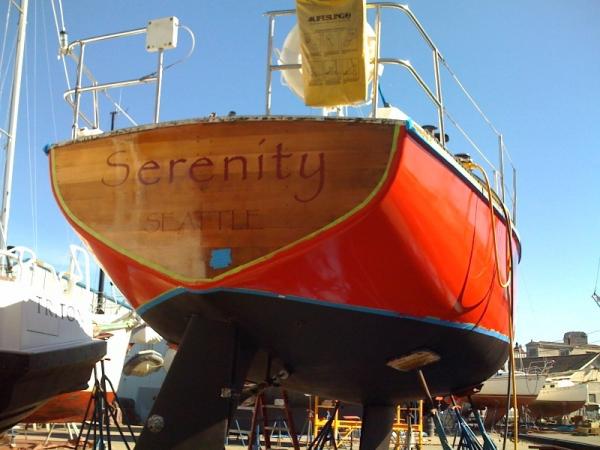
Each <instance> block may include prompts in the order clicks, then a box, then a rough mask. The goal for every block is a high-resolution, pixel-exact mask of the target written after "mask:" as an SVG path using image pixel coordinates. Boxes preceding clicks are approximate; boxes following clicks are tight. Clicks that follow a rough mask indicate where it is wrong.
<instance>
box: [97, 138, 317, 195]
mask: <svg viewBox="0 0 600 450" xmlns="http://www.w3.org/2000/svg"><path fill="white" fill-rule="evenodd" d="M264 142H265V139H263V140H261V141H260V142H259V145H261V144H263V143H264ZM105 162H106V165H107V166H108V167H109V168H110V169H109V170H110V172H109V173H107V174H106V175H105V176H103V177H102V180H101V181H102V184H104V185H105V186H109V187H118V186H121V185H123V184H124V183H125V182H127V181H128V180H130V181H133V182H137V183H140V184H142V185H144V186H151V185H157V184H160V183H168V184H173V183H175V182H177V180H180V179H181V178H184V179H187V180H189V181H191V182H193V183H198V184H203V185H210V184H211V183H214V182H216V181H220V182H230V181H236V182H237V181H247V180H254V181H260V180H263V179H266V178H271V179H274V180H276V181H278V180H288V181H289V180H293V179H297V180H301V181H302V185H303V186H304V185H306V186H309V187H310V189H309V188H306V189H301V191H302V193H300V192H294V193H293V197H294V199H295V200H296V201H298V202H302V203H306V202H310V201H312V200H314V199H315V198H317V197H318V195H319V194H320V193H321V191H322V190H323V185H324V183H325V154H324V153H323V152H319V153H308V152H306V153H292V152H285V151H284V148H283V144H281V143H279V144H277V145H276V146H275V152H274V153H273V154H269V153H267V154H265V153H255V154H252V153H248V154H246V155H244V156H242V155H231V156H218V157H217V156H200V157H198V158H196V159H187V158H173V159H169V160H166V161H161V160H158V159H149V160H146V161H141V162H138V161H135V162H132V161H131V158H129V157H128V154H127V152H126V151H125V150H117V151H115V152H113V153H111V154H110V155H108V157H107V158H106V161H105ZM287 184H288V183H287V182H286V185H287ZM299 190H300V189H299ZM307 192H308V193H307Z"/></svg>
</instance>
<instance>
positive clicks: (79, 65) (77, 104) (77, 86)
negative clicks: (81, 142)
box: [71, 42, 85, 139]
mask: <svg viewBox="0 0 600 450" xmlns="http://www.w3.org/2000/svg"><path fill="white" fill-rule="evenodd" d="M79 47H80V50H79V61H78V62H77V81H76V82H75V108H73V129H72V131H71V138H72V139H75V138H76V137H77V130H78V129H79V109H80V105H81V93H80V92H79V90H80V89H81V79H82V78H83V57H84V53H85V44H84V43H83V42H81V43H80V45H79Z"/></svg>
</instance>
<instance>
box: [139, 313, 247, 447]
mask: <svg viewBox="0 0 600 450" xmlns="http://www.w3.org/2000/svg"><path fill="white" fill-rule="evenodd" d="M242 341H243V340H242V339H240V337H239V336H238V330H237V329H236V327H235V326H234V325H233V324H232V323H230V322H222V321H218V320H209V319H205V318H201V317H199V316H192V317H191V318H190V319H189V321H188V324H187V327H186V330H185V333H184V335H183V338H182V341H181V343H180V345H179V349H178V351H177V356H176V357H175V359H174V360H173V364H172V366H171V369H170V370H169V372H168V373H167V376H166V378H165V381H164V383H163V385H162V388H161V390H160V392H159V394H158V397H157V398H156V401H155V402H154V406H153V407H152V410H151V411H150V415H149V417H148V419H147V421H146V424H145V425H144V429H143V430H142V433H141V435H140V437H139V439H138V443H137V445H136V447H135V448H136V450H164V449H167V448H168V449H173V450H175V449H176V450H188V449H189V450H192V449H193V450H197V449H200V448H201V449H203V450H223V448H224V443H225V436H226V432H227V427H228V422H229V421H230V418H231V417H233V413H234V412H235V409H236V407H237V403H238V401H239V394H240V393H241V390H242V387H243V382H244V378H245V376H246V373H247V371H248V368H249V366H250V362H251V360H252V357H253V356H254V353H255V351H254V348H249V347H247V346H244V345H242V344H243V342H242ZM227 355H233V356H232V357H227Z"/></svg>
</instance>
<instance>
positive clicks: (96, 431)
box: [75, 360, 135, 450]
mask: <svg viewBox="0 0 600 450" xmlns="http://www.w3.org/2000/svg"><path fill="white" fill-rule="evenodd" d="M107 385H108V386H110V388H111V389H112V391H113V393H114V396H115V398H114V403H113V404H115V403H116V405H117V406H118V407H119V408H121V404H120V402H119V397H117V393H116V391H115V389H114V386H113V384H112V382H111V381H110V380H109V379H108V377H107V376H106V374H105V371H104V360H102V361H100V377H98V372H97V369H96V367H94V388H93V389H92V395H91V397H90V400H89V401H88V404H87V407H86V410H85V415H84V416H83V422H82V423H81V428H80V430H79V435H78V436H77V442H76V443H75V450H78V449H79V448H80V447H79V445H80V442H82V440H81V436H82V435H83V433H84V430H86V429H87V431H86V432H85V439H83V442H82V445H83V446H82V447H81V449H82V450H85V448H86V447H87V444H88V441H89V439H90V435H91V436H92V442H93V446H92V448H93V449H94V450H112V440H111V430H110V421H111V418H112V421H113V423H114V425H115V426H116V428H117V431H118V432H119V435H120V436H121V439H122V440H123V442H124V443H125V446H126V447H127V450H131V447H130V446H129V443H128V442H127V439H126V438H125V435H124V434H123V430H122V429H121V426H120V425H119V422H118V421H117V413H116V408H115V407H114V406H113V405H111V404H109V401H108V395H107V392H106V387H107ZM90 409H91V411H92V416H91V418H90V420H89V422H88V415H89V414H90ZM127 428H128V429H129V434H130V435H131V437H132V438H133V442H134V443H135V436H134V434H133V430H132V429H131V426H130V425H129V424H127Z"/></svg>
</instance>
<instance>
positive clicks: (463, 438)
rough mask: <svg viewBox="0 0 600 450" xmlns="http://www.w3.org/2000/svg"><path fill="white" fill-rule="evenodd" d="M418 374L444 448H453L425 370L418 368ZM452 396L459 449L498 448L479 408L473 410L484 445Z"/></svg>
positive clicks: (493, 449)
mask: <svg viewBox="0 0 600 450" xmlns="http://www.w3.org/2000/svg"><path fill="white" fill-rule="evenodd" d="M417 375H418V377H419V381H420V383H421V387H422V388H423V392H424V393H425V396H426V400H427V402H428V403H429V407H430V412H431V415H432V417H433V423H434V424H435V431H436V433H437V435H438V437H439V439H440V443H441V445H442V449H443V450H452V446H451V445H450V444H449V443H448V439H447V437H446V431H445V430H444V425H443V424H442V421H441V419H440V416H439V414H438V413H439V412H438V410H437V408H436V407H435V404H434V403H433V398H432V397H431V393H430V391H429V387H428V386H427V382H426V381H425V377H424V376H423V372H422V371H421V370H418V371H417ZM451 398H452V405H453V409H454V413H455V417H456V426H457V432H458V435H459V441H458V445H457V447H456V448H457V449H459V450H462V449H464V450H497V448H496V445H495V444H494V442H493V441H492V439H491V438H490V436H489V435H488V434H487V433H486V431H485V427H484V426H483V421H482V420H481V416H480V415H479V411H477V408H473V411H474V414H475V419H476V420H477V425H478V427H479V430H480V432H481V436H482V438H483V445H482V444H481V443H480V442H479V440H478V439H477V436H476V435H475V433H474V432H473V430H472V429H471V427H469V424H468V423H467V421H466V420H465V419H464V417H463V416H462V415H461V413H460V410H459V408H458V407H457V406H456V403H455V402H454V397H451Z"/></svg>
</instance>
